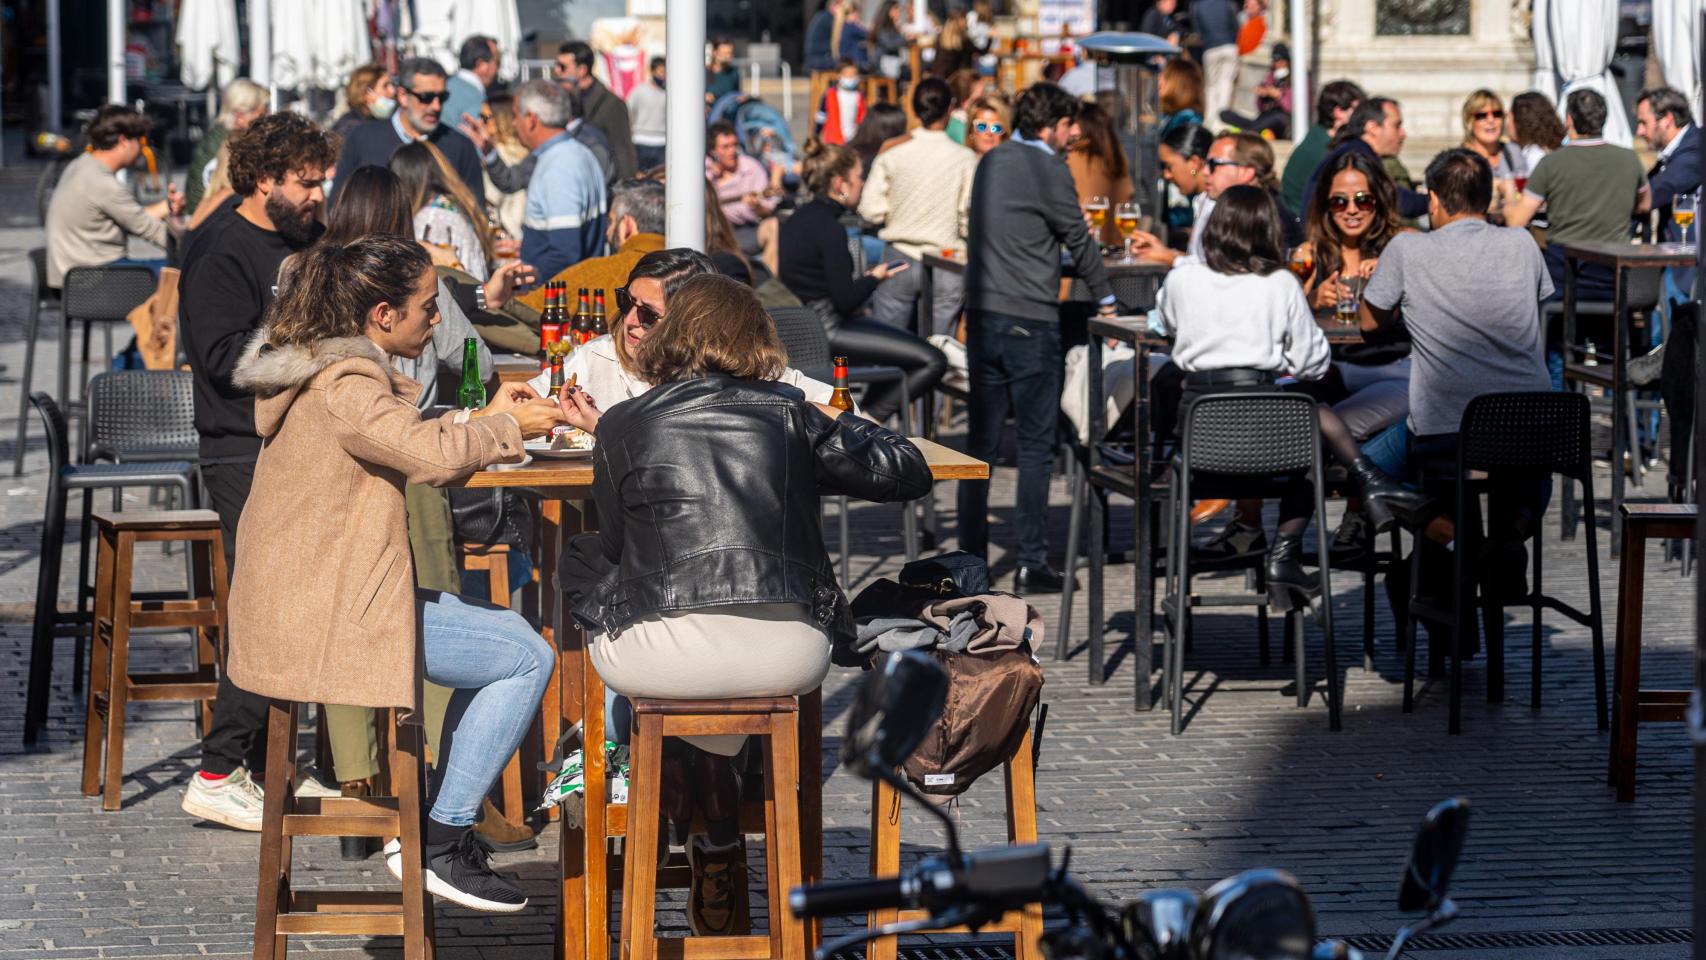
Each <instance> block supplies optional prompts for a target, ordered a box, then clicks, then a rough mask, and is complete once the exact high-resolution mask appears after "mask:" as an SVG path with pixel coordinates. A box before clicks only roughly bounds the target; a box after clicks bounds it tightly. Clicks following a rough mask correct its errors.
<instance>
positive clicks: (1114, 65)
mask: <svg viewBox="0 0 1706 960" xmlns="http://www.w3.org/2000/svg"><path fill="white" fill-rule="evenodd" d="M1078 48H1079V49H1081V50H1083V51H1084V52H1085V53H1086V54H1087V55H1089V57H1090V58H1091V59H1093V60H1094V61H1095V63H1096V89H1097V90H1106V89H1113V90H1114V91H1116V92H1118V93H1119V95H1120V100H1121V110H1120V112H1119V115H1118V116H1115V117H1114V118H1113V120H1114V130H1115V131H1116V132H1117V133H1118V134H1119V138H1120V145H1121V146H1122V147H1124V148H1125V151H1126V156H1127V157H1129V158H1130V159H1131V161H1132V163H1131V178H1132V183H1133V185H1134V186H1135V187H1136V188H1137V194H1136V198H1135V199H1136V201H1137V203H1138V205H1139V207H1140V208H1141V209H1142V210H1144V211H1145V212H1147V213H1148V214H1149V216H1150V218H1151V220H1152V222H1153V223H1154V226H1155V233H1156V235H1157V236H1159V237H1161V238H1162V240H1166V239H1167V236H1166V218H1165V217H1164V216H1163V214H1164V213H1165V212H1166V211H1165V206H1166V202H1167V201H1166V197H1167V194H1166V191H1165V190H1163V189H1162V188H1161V187H1162V184H1161V159H1160V156H1159V155H1158V154H1157V153H1156V147H1157V146H1159V144H1160V139H1161V127H1160V122H1159V120H1160V116H1161V95H1160V82H1159V81H1160V78H1161V65H1162V64H1163V63H1164V62H1165V61H1166V59H1167V58H1168V57H1175V56H1178V55H1179V53H1180V50H1179V48H1178V47H1175V46H1173V45H1172V44H1170V43H1168V42H1167V41H1166V40H1163V39H1161V38H1160V37H1157V36H1155V35H1154V34H1149V33H1093V34H1091V35H1090V36H1088V37H1085V38H1084V39H1082V40H1080V41H1078ZM1108 74H1112V75H1113V76H1112V83H1111V84H1110V83H1109V82H1108Z"/></svg>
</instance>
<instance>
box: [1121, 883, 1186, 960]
mask: <svg viewBox="0 0 1706 960" xmlns="http://www.w3.org/2000/svg"><path fill="white" fill-rule="evenodd" d="M1198 902H1199V898H1198V897H1197V892H1196V891H1195V890H1146V891H1144V892H1143V893H1141V894H1139V895H1138V897H1137V899H1136V900H1133V901H1132V902H1131V903H1130V904H1128V905H1127V906H1126V908H1125V910H1124V911H1122V913H1121V916H1120V921H1121V923H1122V924H1123V925H1124V926H1125V936H1126V940H1127V942H1129V943H1130V944H1131V945H1132V948H1133V949H1134V950H1135V951H1136V953H1137V956H1138V957H1140V958H1141V960H1189V958H1190V956H1191V923H1192V921H1194V920H1196V917H1197V904H1198Z"/></svg>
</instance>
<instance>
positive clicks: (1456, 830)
mask: <svg viewBox="0 0 1706 960" xmlns="http://www.w3.org/2000/svg"><path fill="white" fill-rule="evenodd" d="M1468 832H1469V801H1468V800H1465V799H1463V798H1462V797H1452V798H1451V799H1450V800H1445V801H1442V802H1440V803H1439V804H1437V805H1436V806H1435V807H1434V808H1433V809H1432V810H1429V811H1428V815H1427V816H1425V817H1423V818H1422V826H1421V828H1420V829H1418V830H1417V831H1416V845H1415V847H1414V848H1413V849H1412V850H1411V851H1410V862H1409V863H1407V864H1405V865H1404V878H1403V880H1402V881H1401V882H1400V884H1399V886H1398V909H1400V910H1404V911H1410V912H1414V911H1422V910H1425V911H1428V912H1430V913H1431V912H1433V910H1434V909H1435V908H1437V907H1438V906H1439V905H1440V904H1441V903H1442V902H1443V901H1444V900H1445V894H1446V891H1447V890H1449V889H1450V887H1451V871H1452V870H1454V869H1455V868H1456V867H1457V858H1458V857H1459V856H1461V855H1462V853H1463V839H1464V837H1465V836H1466V835H1467V834H1468Z"/></svg>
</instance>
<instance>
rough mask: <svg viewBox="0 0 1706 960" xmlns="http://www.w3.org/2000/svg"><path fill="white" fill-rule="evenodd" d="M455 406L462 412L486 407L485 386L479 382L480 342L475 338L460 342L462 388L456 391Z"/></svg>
mask: <svg viewBox="0 0 1706 960" xmlns="http://www.w3.org/2000/svg"><path fill="white" fill-rule="evenodd" d="M456 405H457V406H458V407H461V408H462V409H464V410H478V409H480V408H481V407H483V406H485V405H486V385H485V384H483V383H481V382H480V341H479V339H478V338H475V337H469V338H467V339H466V340H463V341H462V386H461V387H460V388H458V389H457V391H456Z"/></svg>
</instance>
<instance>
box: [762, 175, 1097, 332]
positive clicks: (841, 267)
mask: <svg viewBox="0 0 1706 960" xmlns="http://www.w3.org/2000/svg"><path fill="white" fill-rule="evenodd" d="M1061 169H1065V168H1064V167H1062V168H1061ZM846 212H847V208H846V207H843V206H842V205H841V204H839V203H836V202H835V201H833V200H830V199H829V198H827V197H818V198H817V199H815V200H813V201H812V202H810V203H808V204H805V205H804V206H802V207H800V208H799V209H798V210H795V211H794V215H793V216H791V217H789V218H788V219H786V220H784V221H782V228H781V230H779V231H778V232H777V241H776V246H777V248H778V249H777V254H776V266H777V268H778V269H779V270H780V274H781V275H780V277H779V278H778V279H780V280H781V281H782V284H783V285H784V286H786V287H787V288H788V289H789V290H791V291H793V293H794V296H796V297H799V298H800V301H801V302H802V303H811V302H812V301H813V300H823V299H826V298H827V299H828V300H829V301H830V302H831V303H833V304H835V312H836V313H838V314H840V315H841V319H843V320H846V319H849V318H850V317H852V316H853V314H855V313H857V312H858V310H859V308H860V307H862V306H864V305H865V301H866V300H869V299H870V298H871V294H872V293H875V292H876V289H877V284H878V283H880V282H881V281H879V280H878V279H877V278H876V277H872V276H862V277H855V276H853V253H852V251H850V250H849V249H848V248H847V243H848V238H847V228H846V227H844V226H842V225H841V217H842V215H843V214H845V213H846Z"/></svg>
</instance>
